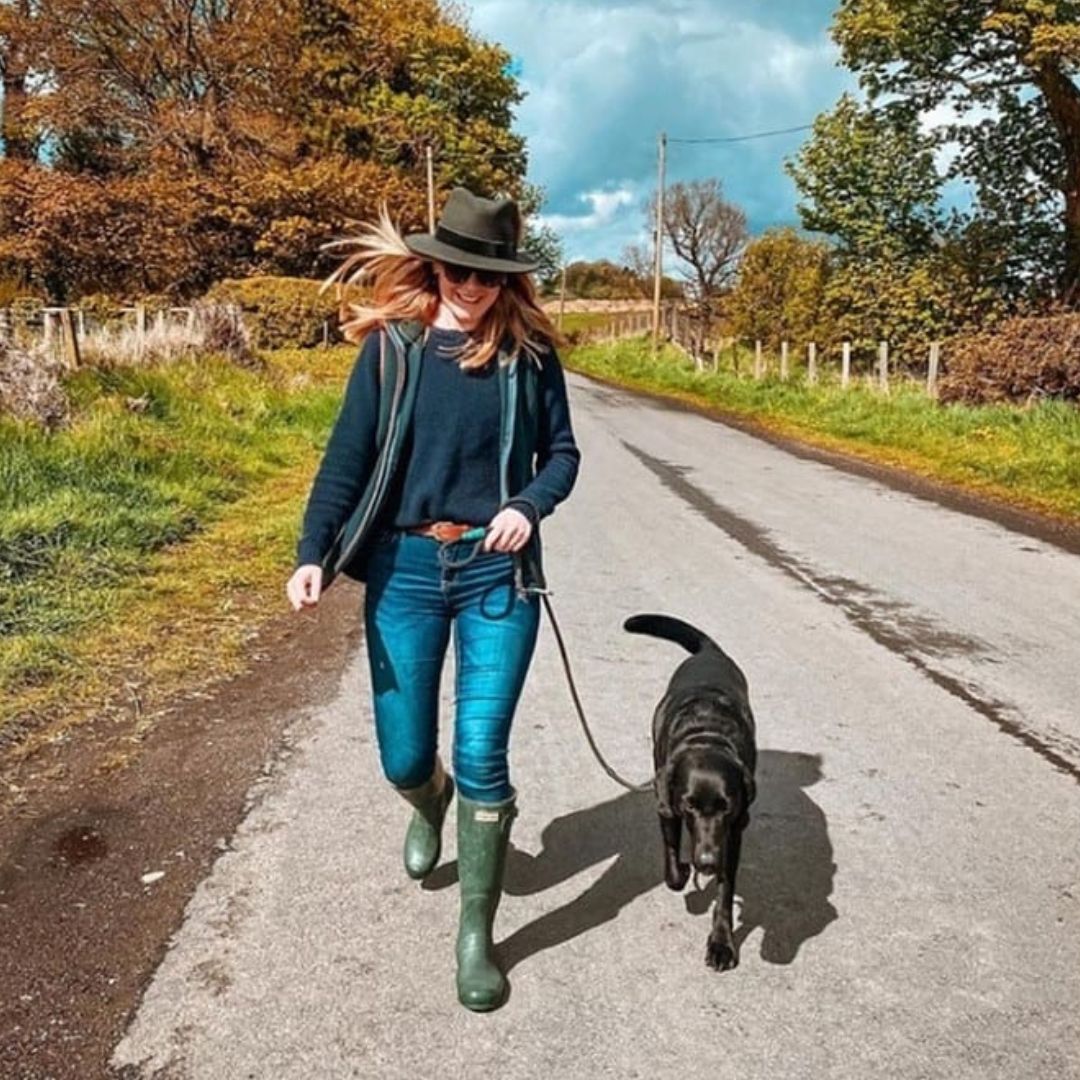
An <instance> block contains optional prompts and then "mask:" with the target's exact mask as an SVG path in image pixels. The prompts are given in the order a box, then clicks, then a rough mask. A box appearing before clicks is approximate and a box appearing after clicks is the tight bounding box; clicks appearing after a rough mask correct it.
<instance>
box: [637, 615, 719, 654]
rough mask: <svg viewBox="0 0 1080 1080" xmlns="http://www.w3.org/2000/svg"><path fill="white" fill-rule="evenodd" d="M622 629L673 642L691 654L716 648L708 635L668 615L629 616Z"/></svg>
mask: <svg viewBox="0 0 1080 1080" xmlns="http://www.w3.org/2000/svg"><path fill="white" fill-rule="evenodd" d="M623 629H624V630H629V631H630V633H631V634H649V635H650V636H651V637H658V638H664V639H665V640H667V641H674V642H675V644H676V645H681V646H682V647H683V648H684V649H686V651H687V652H691V653H699V652H701V651H702V649H706V648H713V649H715V648H718V646H717V644H716V642H715V641H713V639H712V638H711V637H709V635H708V634H703V633H702V632H701V631H700V630H698V629H697V627H694V626H691V625H690V624H689V623H688V622H683V621H682V619H674V618H672V617H671V616H670V615H631V616H630V618H629V619H627V620H626V622H624V623H623Z"/></svg>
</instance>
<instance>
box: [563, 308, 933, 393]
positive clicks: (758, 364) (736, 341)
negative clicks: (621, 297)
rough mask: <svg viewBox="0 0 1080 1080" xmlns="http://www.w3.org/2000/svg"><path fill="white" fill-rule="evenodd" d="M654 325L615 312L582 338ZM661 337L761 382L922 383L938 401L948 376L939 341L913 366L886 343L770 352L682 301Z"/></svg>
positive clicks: (645, 315)
mask: <svg viewBox="0 0 1080 1080" xmlns="http://www.w3.org/2000/svg"><path fill="white" fill-rule="evenodd" d="M652 326H653V314H652V312H641V311H634V312H624V313H613V314H612V316H611V318H610V322H609V323H608V324H607V325H606V326H602V327H595V328H592V329H590V330H589V331H587V332H583V333H582V334H581V335H580V336H579V337H578V338H577V340H578V341H599V342H604V341H606V342H615V341H619V340H622V339H625V338H630V337H640V336H642V335H645V334H650V333H651V332H652ZM659 338H660V340H662V341H666V342H670V343H671V344H672V345H674V346H676V347H677V348H678V349H680V350H681V351H682V352H683V353H685V354H686V355H687V356H688V357H689V358H690V359H691V360H693V362H694V366H695V367H696V368H697V369H698V370H699V371H721V370H723V371H726V372H728V373H729V374H732V375H736V376H740V377H745V378H752V379H758V380H761V379H767V378H777V379H779V380H781V381H795V380H803V381H805V382H806V383H808V384H811V385H815V384H832V385H837V386H839V387H841V388H842V389H847V388H849V387H855V386H864V387H870V388H873V389H876V390H878V391H880V392H882V393H888V392H889V389H890V387H893V386H895V385H897V384H898V383H900V382H904V383H905V384H910V383H912V382H918V383H919V384H920V385H922V386H924V387H925V390H926V392H927V394H929V395H930V396H931V397H934V396H936V395H937V391H938V382H939V378H940V375H941V372H942V366H941V342H939V341H934V342H930V343H929V344H928V345H927V346H926V352H925V358H921V357H920V358H917V359H916V360H915V361H914V362H913V361H912V358H911V357H910V355H905V357H904V358H903V362H902V363H901V362H899V361H898V358H897V357H896V356H895V355H894V353H893V351H892V349H891V346H890V343H889V342H888V341H885V340H882V341H879V342H877V344H876V346H875V348H874V349H873V352H872V354H869V353H868V351H867V350H866V348H865V347H863V348H862V349H859V348H857V347H856V345H855V343H854V342H851V341H843V342H840V343H837V344H832V345H829V346H825V345H822V344H820V343H818V342H816V341H805V342H794V341H783V340H781V341H780V345H779V349H778V350H776V349H768V348H767V347H766V342H765V341H764V340H761V339H757V340H752V339H747V338H739V337H734V336H732V335H731V334H730V333H725V332H724V331H723V327H722V324H720V323H717V322H715V321H713V322H710V321H707V320H704V319H701V318H700V317H695V315H694V313H693V312H692V311H691V310H690V309H688V308H686V307H680V305H678V304H676V303H667V304H664V305H663V306H662V307H661V309H660V327H659Z"/></svg>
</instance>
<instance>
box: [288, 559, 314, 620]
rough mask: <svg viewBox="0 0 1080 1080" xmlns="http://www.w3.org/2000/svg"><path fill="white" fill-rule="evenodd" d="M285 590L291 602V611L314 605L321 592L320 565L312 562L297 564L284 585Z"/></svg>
mask: <svg viewBox="0 0 1080 1080" xmlns="http://www.w3.org/2000/svg"><path fill="white" fill-rule="evenodd" d="M285 592H286V594H287V595H288V597H289V603H290V604H292V607H293V611H299V610H300V609H301V608H305V607H314V606H315V605H316V604H317V603H318V602H319V596H320V594H321V593H322V567H321V566H317V565H316V564H314V563H310V564H308V565H306V566H299V567H297V568H296V572H295V573H294V574H293V576H292V577H291V578H289V583H288V585H286V586H285Z"/></svg>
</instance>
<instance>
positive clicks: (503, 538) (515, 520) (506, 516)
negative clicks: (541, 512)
mask: <svg viewBox="0 0 1080 1080" xmlns="http://www.w3.org/2000/svg"><path fill="white" fill-rule="evenodd" d="M530 536H532V524H531V523H530V521H529V519H528V518H527V517H526V516H525V515H524V514H523V513H522V512H521V511H520V510H515V509H514V508H513V507H510V506H508V507H507V508H506V509H505V510H500V511H499V512H498V513H497V514H496V515H495V516H494V517H493V518H492V519H491V523H490V524H489V525H488V531H487V536H485V537H484V551H520V550H521V549H522V548H523V547H524V546H525V545H526V544H527V543H528V542H529V537H530Z"/></svg>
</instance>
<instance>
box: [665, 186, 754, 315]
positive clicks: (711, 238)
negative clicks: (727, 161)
mask: <svg viewBox="0 0 1080 1080" xmlns="http://www.w3.org/2000/svg"><path fill="white" fill-rule="evenodd" d="M655 220H656V195H655V194H654V195H653V197H652V199H651V200H650V203H649V222H650V225H651V223H652V222H655ZM663 231H664V236H665V238H666V240H667V241H668V243H670V244H671V247H672V249H673V250H674V252H675V254H676V255H677V256H678V257H679V258H680V259H681V260H682V261H683V262H684V263H685V264H686V266H685V267H684V276H685V278H686V280H687V283H688V285H689V287H690V295H691V296H692V298H693V299H694V300H695V301H696V302H697V303H698V304H699V305H701V306H702V307H703V308H705V309H708V308H709V307H710V305H711V303H712V301H713V299H714V298H715V297H716V296H717V295H718V293H719V292H720V290H721V289H722V288H723V287H724V286H725V285H726V284H727V283H728V282H729V280H730V279H731V277H732V274H733V273H734V270H735V266H736V263H737V260H738V257H739V254H740V252H741V251H742V249H743V246H744V245H745V243H746V239H747V231H746V215H745V214H744V213H743V212H742V210H740V209H739V208H738V207H737V206H735V205H734V204H733V203H729V202H726V201H725V200H724V193H723V187H722V185H721V183H720V181H719V180H715V179H713V180H692V181H690V182H688V183H676V184H672V185H671V187H670V188H668V189H667V191H665V192H664V220H663Z"/></svg>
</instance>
